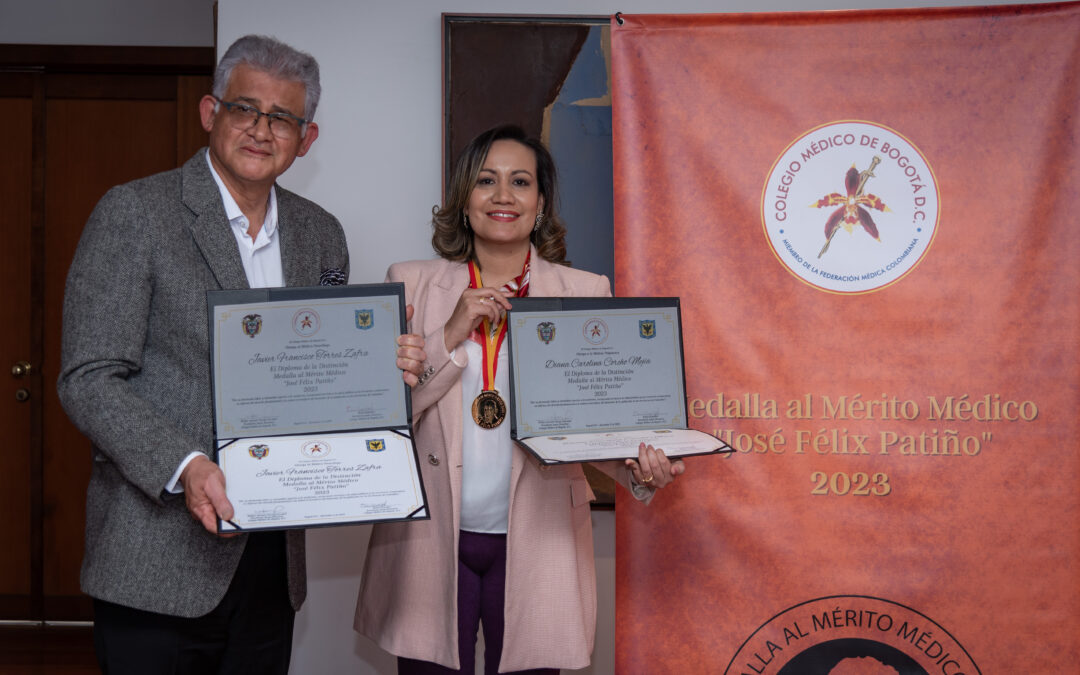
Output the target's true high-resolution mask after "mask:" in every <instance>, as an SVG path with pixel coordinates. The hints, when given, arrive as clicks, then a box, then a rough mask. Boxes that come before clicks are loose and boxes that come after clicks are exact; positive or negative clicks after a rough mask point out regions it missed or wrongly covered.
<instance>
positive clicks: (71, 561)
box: [0, 45, 213, 621]
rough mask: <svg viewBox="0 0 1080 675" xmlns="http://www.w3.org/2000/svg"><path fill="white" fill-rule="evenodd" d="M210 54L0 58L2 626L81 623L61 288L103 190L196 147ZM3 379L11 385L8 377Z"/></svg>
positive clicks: (76, 483) (76, 484)
mask: <svg viewBox="0 0 1080 675" xmlns="http://www.w3.org/2000/svg"><path fill="white" fill-rule="evenodd" d="M212 65H213V50H212V49H210V48H205V49H187V48H179V49H172V48H86V47H82V48H73V47H55V48H52V47H35V46H11V45H7V46H0V106H2V108H0V109H2V110H4V111H5V112H6V113H7V114H6V115H5V117H7V118H8V121H9V122H12V121H13V122H14V125H15V128H14V129H12V131H11V132H10V136H9V138H8V140H7V143H6V144H7V146H8V147H7V148H6V150H5V153H4V154H5V158H4V160H3V161H2V162H0V204H2V205H3V207H2V208H0V226H2V230H0V231H2V232H3V235H4V242H5V243H4V246H2V247H0V250H2V251H3V253H2V254H0V255H2V256H3V257H2V258H0V284H2V286H0V296H2V297H0V316H2V317H3V319H4V322H3V324H4V325H6V329H4V330H0V380H2V381H4V387H2V388H0V425H2V426H0V429H4V430H5V433H6V435H7V442H6V443H4V448H3V450H0V509H2V510H0V514H3V515H2V516H0V546H2V547H3V548H4V550H5V554H4V555H0V620H4V619H7V620H30V621H61V620H85V619H89V618H91V611H90V602H89V600H88V599H87V598H86V597H85V596H83V595H82V594H81V593H80V591H79V565H80V562H81V560H82V548H83V525H84V503H85V497H86V483H87V480H88V477H89V470H90V444H89V442H88V441H87V440H86V439H85V438H84V437H83V436H82V435H81V434H80V433H79V432H78V431H77V430H76V429H75V427H74V426H73V425H72V424H71V423H70V422H69V421H68V419H67V416H66V415H65V414H64V411H63V409H62V408H61V407H60V403H59V399H58V397H57V395H56V379H57V376H58V375H59V369H60V358H59V355H60V333H61V325H62V316H61V308H62V304H63V296H64V281H65V278H66V275H67V269H68V266H69V265H70V263H71V259H72V256H73V255H74V252H75V247H76V245H77V244H78V241H79V236H80V234H81V232H82V227H83V225H84V224H85V222H86V219H87V217H88V216H89V214H90V211H91V210H92V209H93V207H94V205H95V204H96V203H97V201H98V200H99V199H100V198H101V196H102V195H103V194H104V193H105V192H106V191H107V190H108V189H109V188H110V187H112V186H113V185H117V184H119V183H123V182H126V181H129V180H132V179H135V178H139V177H142V176H147V175H150V174H152V173H157V172H159V171H165V170H168V169H171V168H174V167H176V166H179V165H180V164H182V163H183V162H184V161H186V160H187V159H188V158H189V157H190V156H191V154H192V153H193V152H194V151H195V150H197V149H198V148H199V147H201V146H202V145H204V144H205V142H206V137H205V133H204V132H202V129H201V126H200V125H199V121H198V100H199V98H200V97H201V96H202V95H203V94H205V93H209V89H210V76H209V73H210V71H211V69H212ZM9 373H10V374H9Z"/></svg>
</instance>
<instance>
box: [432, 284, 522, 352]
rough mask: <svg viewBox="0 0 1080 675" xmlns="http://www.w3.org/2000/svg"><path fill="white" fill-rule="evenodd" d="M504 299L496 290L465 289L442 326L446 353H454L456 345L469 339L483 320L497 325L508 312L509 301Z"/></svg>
mask: <svg viewBox="0 0 1080 675" xmlns="http://www.w3.org/2000/svg"><path fill="white" fill-rule="evenodd" d="M506 298H507V296H506V295H505V294H504V293H503V292H502V291H501V290H499V289H497V288H489V287H487V286H483V287H481V288H466V289H465V290H464V291H463V292H462V294H461V297H460V298H458V301H457V305H456V306H455V307H454V313H453V314H451V315H450V319H449V320H448V321H447V322H446V325H445V326H443V342H445V343H446V351H448V352H452V351H454V350H455V349H457V346H458V345H460V344H461V343H462V342H464V341H465V340H467V339H469V334H470V333H472V332H473V329H475V328H476V327H477V326H478V325H480V322H481V321H483V320H484V319H487V320H489V321H490V322H491V323H492V325H494V324H496V323H498V322H499V317H500V316H502V314H503V313H504V312H507V311H509V310H510V301H509V300H507V299H506Z"/></svg>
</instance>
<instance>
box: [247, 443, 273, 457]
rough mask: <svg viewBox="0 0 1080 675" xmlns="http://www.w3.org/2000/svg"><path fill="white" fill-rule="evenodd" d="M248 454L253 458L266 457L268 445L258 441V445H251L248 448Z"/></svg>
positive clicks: (268, 451)
mask: <svg viewBox="0 0 1080 675" xmlns="http://www.w3.org/2000/svg"><path fill="white" fill-rule="evenodd" d="M248 454H249V455H251V456H252V457H254V458H255V459H262V458H263V457H266V456H267V455H269V454H270V446H269V445H263V444H262V443H259V444H258V445H253V446H251V447H250V448H248Z"/></svg>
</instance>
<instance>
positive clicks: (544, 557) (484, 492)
mask: <svg viewBox="0 0 1080 675" xmlns="http://www.w3.org/2000/svg"><path fill="white" fill-rule="evenodd" d="M555 195H556V186H555V167H554V162H553V161H552V159H551V156H550V154H549V153H548V151H547V150H546V149H545V148H544V146H543V145H542V144H541V143H539V142H538V141H535V140H533V139H530V138H527V137H526V135H525V134H524V132H522V131H521V129H519V128H517V127H497V128H495V129H491V130H489V131H487V132H485V133H483V134H481V135H480V136H478V137H477V138H476V139H474V140H473V141H472V142H471V143H470V144H469V145H468V146H467V147H466V148H465V150H464V151H463V152H462V155H461V157H460V159H459V161H458V164H457V167H456V169H455V172H454V176H453V179H452V181H451V186H450V192H449V195H448V199H447V204H446V205H444V207H443V208H442V209H438V210H436V211H435V214H434V217H433V224H434V228H435V231H434V235H433V237H432V243H433V245H434V247H435V250H436V251H437V252H438V253H439V254H440V256H441V259H438V260H427V261H414V262H406V263H397V264H394V265H392V266H391V267H390V270H389V272H388V273H387V279H388V280H390V281H401V282H404V283H405V296H406V302H407V303H409V304H411V305H413V306H414V308H415V313H414V315H413V320H412V330H411V332H413V333H419V334H420V335H422V336H423V337H424V343H425V351H426V354H427V362H426V363H425V364H424V373H423V375H422V376H421V377H420V381H419V383H418V384H417V385H416V386H414V387H413V391H412V404H413V424H414V433H415V440H416V447H417V452H418V453H419V456H420V461H421V470H422V471H423V476H424V484H425V486H426V489H427V497H428V507H429V509H430V514H431V520H428V521H421V522H415V523H390V524H382V525H376V526H375V528H374V531H373V533H372V537H371V543H370V545H369V548H368V556H367V562H366V564H365V567H364V578H363V582H362V584H361V588H360V597H359V600H358V602H357V607H356V618H355V624H354V625H355V628H356V630H357V631H359V632H360V633H362V634H364V635H366V636H368V637H369V638H371V639H372V640H374V641H375V642H377V643H378V644H379V645H380V646H381V647H382V648H383V649H386V650H387V651H389V652H390V653H392V654H395V655H397V656H398V657H399V659H398V668H399V670H398V672H399V673H401V674H403V675H408V674H418V673H425V674H426V673H457V672H461V673H467V674H468V675H472V674H473V673H474V672H475V665H474V663H473V661H474V657H473V654H474V651H475V646H476V637H477V632H478V624H479V623H480V621H481V619H482V620H483V626H484V643H485V649H486V651H485V655H484V663H485V673H495V672H502V673H506V672H528V673H557V671H558V669H560V668H582V667H585V666H587V665H588V664H589V658H590V655H591V653H592V649H593V638H594V635H595V631H596V578H595V571H594V567H593V542H592V525H591V519H590V512H589V502H590V501H591V500H592V499H593V494H592V490H591V489H590V488H589V484H588V482H587V481H586V479H585V475H584V473H583V472H582V469H581V466H580V465H578V464H566V465H555V466H541V465H539V464H538V463H537V462H536V460H535V459H534V458H532V457H531V456H529V455H528V454H527V453H525V452H523V451H522V450H521V449H520V448H518V447H516V446H515V445H514V444H513V442H512V441H511V440H510V431H509V426H510V425H509V423H505V424H503V423H502V419H503V417H504V416H505V400H504V399H503V397H502V395H501V394H500V392H506V391H507V390H508V388H509V387H508V378H507V367H506V355H505V351H506V349H505V346H504V345H503V344H502V339H501V338H502V334H503V333H504V330H505V327H504V323H505V322H504V317H505V312H506V310H508V309H510V300H508V299H507V298H513V297H521V296H525V295H531V296H610V295H611V288H610V284H609V282H608V280H607V278H606V277H603V276H598V275H595V274H591V273H589V272H583V271H579V270H574V269H571V268H569V267H566V266H565V265H564V264H560V263H562V262H563V260H564V259H565V254H566V247H565V243H564V237H565V233H566V229H565V227H563V225H562V223H561V222H560V221H559V218H558V217H557V215H556V214H555V210H554V208H553V204H554V200H555ZM597 466H598V468H600V469H601V470H603V471H604V472H605V473H608V474H609V475H611V476H613V477H614V478H615V479H616V481H618V482H619V483H621V484H623V485H624V486H626V487H628V488H630V489H631V490H633V492H634V494H635V496H636V497H637V498H638V499H640V500H642V501H648V500H649V499H651V497H652V494H653V492H654V491H655V490H656V489H657V488H661V487H664V486H665V485H667V484H669V483H670V482H671V481H672V480H674V478H675V476H677V475H678V474H680V473H682V472H683V470H684V466H683V464H682V462H680V461H676V462H669V461H668V459H667V458H666V457H665V456H664V453H663V452H662V451H661V450H659V449H654V448H653V447H652V446H642V447H641V448H640V452H639V456H638V460H637V461H634V460H626V462H625V463H622V462H606V463H602V464H598V465H597Z"/></svg>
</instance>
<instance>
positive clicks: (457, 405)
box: [423, 262, 469, 504]
mask: <svg viewBox="0 0 1080 675" xmlns="http://www.w3.org/2000/svg"><path fill="white" fill-rule="evenodd" d="M468 285H469V272H468V268H467V267H466V266H465V265H464V264H462V263H455V262H451V263H446V267H445V269H444V270H443V272H442V273H441V274H440V275H438V276H437V277H435V278H434V279H433V280H432V283H431V290H430V291H429V292H430V294H431V297H430V298H428V300H427V306H428V307H429V308H430V309H429V310H427V311H426V312H425V320H424V323H425V325H424V327H423V331H424V334H425V335H431V334H432V333H434V332H436V331H438V329H439V328H440V327H441V326H444V325H446V321H447V319H449V318H450V315H451V314H453V312H454V307H456V306H457V301H458V298H460V297H461V292H462V291H464V290H465V289H466V288H467V287H468ZM432 309H434V310H435V311H431V310H432ZM461 395H462V394H461V381H460V380H459V381H458V382H455V383H454V385H453V386H452V387H451V388H450V390H449V391H447V393H446V395H445V396H443V397H442V398H441V399H439V402H438V404H437V405H438V407H439V420H440V422H441V425H442V434H443V438H447V439H451V438H456V439H458V442H456V443H454V442H451V443H447V444H446V446H447V451H448V453H449V454H448V457H447V460H448V461H449V462H450V466H451V467H452V468H453V469H455V470H454V471H452V472H451V474H450V475H451V482H452V485H453V493H454V499H455V504H457V500H458V499H459V498H460V495H461V471H460V470H458V469H460V467H461V462H462V459H461V442H460V439H461V433H462V428H461V425H462V421H463V419H464V418H463V415H464V411H463V410H462V402H461Z"/></svg>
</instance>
